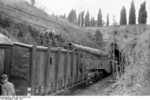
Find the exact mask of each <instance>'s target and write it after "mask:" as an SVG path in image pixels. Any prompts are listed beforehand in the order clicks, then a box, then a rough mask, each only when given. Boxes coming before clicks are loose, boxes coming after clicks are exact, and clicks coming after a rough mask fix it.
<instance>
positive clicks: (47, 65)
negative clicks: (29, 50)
mask: <svg viewBox="0 0 150 100" xmlns="http://www.w3.org/2000/svg"><path fill="white" fill-rule="evenodd" d="M51 47H52V44H51V42H48V49H47V56H46V57H47V59H46V66H45V73H44V75H45V77H44V94H47V91H46V89H47V86H48V85H47V78H48V75H49V74H48V73H49V72H48V71H49V70H48V69H49V67H50V55H51Z"/></svg>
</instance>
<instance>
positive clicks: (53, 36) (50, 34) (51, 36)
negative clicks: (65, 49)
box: [41, 30, 61, 47]
mask: <svg viewBox="0 0 150 100" xmlns="http://www.w3.org/2000/svg"><path fill="white" fill-rule="evenodd" d="M41 37H42V38H44V40H46V41H52V44H53V46H54V47H57V46H58V44H57V43H56V42H58V39H59V38H60V37H61V35H60V34H58V33H56V32H55V31H52V30H46V31H44V32H42V34H41ZM43 44H44V41H43Z"/></svg>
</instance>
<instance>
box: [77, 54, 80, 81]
mask: <svg viewBox="0 0 150 100" xmlns="http://www.w3.org/2000/svg"><path fill="white" fill-rule="evenodd" d="M80 68H81V52H80V51H78V74H77V75H78V76H77V77H78V83H79V81H80V74H79V73H80Z"/></svg>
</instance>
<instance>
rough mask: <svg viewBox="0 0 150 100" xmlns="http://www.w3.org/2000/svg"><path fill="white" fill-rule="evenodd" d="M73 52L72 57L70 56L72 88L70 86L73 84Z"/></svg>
mask: <svg viewBox="0 0 150 100" xmlns="http://www.w3.org/2000/svg"><path fill="white" fill-rule="evenodd" d="M74 53H75V52H74V51H73V52H72V56H71V86H72V84H73V81H74V75H73V73H74V72H73V71H74V68H73V67H74V55H75V54H74Z"/></svg>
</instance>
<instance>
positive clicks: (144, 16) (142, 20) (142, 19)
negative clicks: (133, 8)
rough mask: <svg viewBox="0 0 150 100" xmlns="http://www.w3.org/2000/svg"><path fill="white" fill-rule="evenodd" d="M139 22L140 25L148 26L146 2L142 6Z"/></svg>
mask: <svg viewBox="0 0 150 100" xmlns="http://www.w3.org/2000/svg"><path fill="white" fill-rule="evenodd" d="M138 22H139V24H146V22H147V11H146V2H143V3H142V4H141V7H140V10H139V16H138Z"/></svg>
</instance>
